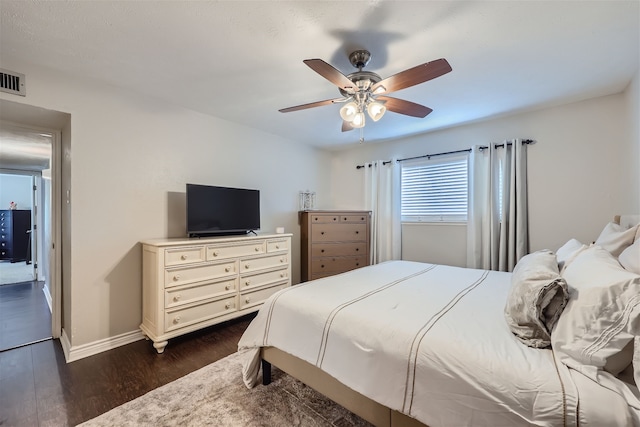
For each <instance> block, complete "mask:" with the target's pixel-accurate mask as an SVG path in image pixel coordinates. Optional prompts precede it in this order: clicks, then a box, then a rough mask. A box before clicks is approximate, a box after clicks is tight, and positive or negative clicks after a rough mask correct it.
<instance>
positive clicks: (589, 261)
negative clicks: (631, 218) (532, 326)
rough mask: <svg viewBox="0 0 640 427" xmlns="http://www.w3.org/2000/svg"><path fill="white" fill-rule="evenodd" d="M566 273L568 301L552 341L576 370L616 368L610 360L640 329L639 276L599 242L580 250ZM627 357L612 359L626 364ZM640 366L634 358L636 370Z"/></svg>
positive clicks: (554, 346) (565, 361) (562, 358)
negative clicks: (598, 244)
mask: <svg viewBox="0 0 640 427" xmlns="http://www.w3.org/2000/svg"><path fill="white" fill-rule="evenodd" d="M634 232H635V231H634ZM563 277H564V279H565V280H566V282H567V285H568V287H569V302H568V303H567V306H566V307H565V309H564V311H563V312H562V314H561V315H560V319H559V320H558V323H557V324H556V327H555V328H554V330H553V331H552V333H551V346H552V347H553V349H554V351H556V352H557V353H558V354H559V355H560V359H561V360H562V361H563V363H565V364H567V365H568V366H571V367H573V368H575V369H580V366H581V365H582V366H584V365H586V366H594V367H596V368H598V369H607V370H608V369H611V370H616V367H613V366H606V365H607V359H608V358H610V357H611V356H614V355H618V353H620V352H622V351H623V350H624V349H625V347H626V346H627V345H628V344H629V342H631V341H632V340H634V338H636V337H637V336H638V335H639V334H640V275H637V274H634V273H631V272H630V271H627V270H625V269H624V268H622V266H621V265H620V263H618V261H617V260H616V259H615V258H614V257H613V256H612V255H611V254H610V253H609V252H608V251H606V250H605V249H603V248H601V247H599V246H597V245H594V246H591V247H590V248H588V249H585V250H584V251H582V252H581V253H580V254H578V256H577V257H576V258H575V260H574V261H573V262H572V263H571V264H569V265H568V266H567V267H566V269H565V271H564V273H563ZM637 350H638V349H635V350H634V351H636V352H637ZM627 358H628V359H629V360H628V361H625V360H620V355H618V357H616V358H614V359H615V360H612V361H611V362H612V363H613V362H615V365H617V366H618V367H624V366H627V365H628V364H629V363H632V362H631V357H628V356H627ZM610 365H611V364H610ZM639 368H640V367H638V366H635V363H634V369H635V370H638V369H639Z"/></svg>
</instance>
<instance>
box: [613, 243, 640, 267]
mask: <svg viewBox="0 0 640 427" xmlns="http://www.w3.org/2000/svg"><path fill="white" fill-rule="evenodd" d="M618 261H619V262H620V264H622V266H623V267H624V268H625V270H629V271H631V272H632V273H636V274H640V239H636V241H635V242H633V245H631V246H629V247H628V248H627V249H625V250H624V251H622V253H621V254H620V256H619V257H618Z"/></svg>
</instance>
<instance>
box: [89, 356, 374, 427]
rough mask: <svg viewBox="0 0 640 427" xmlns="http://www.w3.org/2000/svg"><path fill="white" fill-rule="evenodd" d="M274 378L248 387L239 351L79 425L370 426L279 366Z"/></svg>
mask: <svg viewBox="0 0 640 427" xmlns="http://www.w3.org/2000/svg"><path fill="white" fill-rule="evenodd" d="M272 380H273V381H272V383H271V384H269V385H268V386H263V385H258V386H256V387H254V388H252V389H248V388H247V387H245V385H244V383H243V382H242V374H241V359H240V355H239V354H238V353H235V354H232V355H230V356H227V357H225V358H224V359H221V360H219V361H217V362H215V363H212V364H210V365H207V366H205V367H204V368H201V369H199V370H197V371H194V372H192V373H190V374H188V375H186V376H184V377H182V378H179V379H177V380H175V381H173V382H171V383H169V384H166V385H164V386H162V387H159V388H157V389H155V390H152V391H150V392H149V393H147V394H145V395H144V396H141V397H139V398H137V399H135V400H132V401H130V402H127V403H125V404H123V405H121V406H119V407H117V408H114V409H112V410H111V411H109V412H106V413H104V414H102V415H100V416H98V417H96V418H94V419H92V420H89V421H87V422H85V423H83V424H80V425H81V426H82V427H93V426H265V427H267V426H269V427H272V426H305V427H307V426H309V427H326V426H336V427H348V426H354V427H355V426H357V427H365V426H367V427H369V426H371V424H369V423H367V422H366V421H364V420H363V419H362V418H360V417H358V416H356V415H354V414H353V413H351V412H349V411H347V410H346V409H344V408H342V407H341V406H339V405H337V404H336V403H334V402H332V401H331V400H329V399H327V398H326V397H324V396H322V395H321V394H320V393H317V392H316V391H314V390H313V389H311V388H309V387H307V386H305V385H304V384H302V383H301V382H299V381H297V380H295V379H294V378H292V377H291V376H289V375H287V374H286V373H284V372H282V371H280V370H279V369H277V368H276V367H273V369H272Z"/></svg>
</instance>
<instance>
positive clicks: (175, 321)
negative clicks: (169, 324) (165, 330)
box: [173, 316, 180, 325]
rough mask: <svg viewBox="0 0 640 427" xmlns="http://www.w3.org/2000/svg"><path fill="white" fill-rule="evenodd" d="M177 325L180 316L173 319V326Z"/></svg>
mask: <svg viewBox="0 0 640 427" xmlns="http://www.w3.org/2000/svg"><path fill="white" fill-rule="evenodd" d="M178 323H180V316H177V317H175V318H174V319H173V324H174V325H177V324H178Z"/></svg>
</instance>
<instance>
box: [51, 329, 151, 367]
mask: <svg viewBox="0 0 640 427" xmlns="http://www.w3.org/2000/svg"><path fill="white" fill-rule="evenodd" d="M142 339H144V335H142V332H141V331H140V329H137V330H135V331H131V332H125V333H124V334H120V335H116V336H113V337H109V338H105V339H102V340H98V341H94V342H90V343H87V344H82V345H78V346H71V344H70V342H69V337H68V336H67V331H66V330H64V329H63V330H62V336H61V337H60V343H61V344H62V350H63V351H64V358H65V359H66V361H67V363H71V362H75V361H76V360H80V359H84V358H85V357H89V356H93V355H94V354H98V353H102V352H104V351H107V350H112V349H114V348H117V347H121V346H123V345H126V344H131V343H132V342H136V341H140V340H142Z"/></svg>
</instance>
